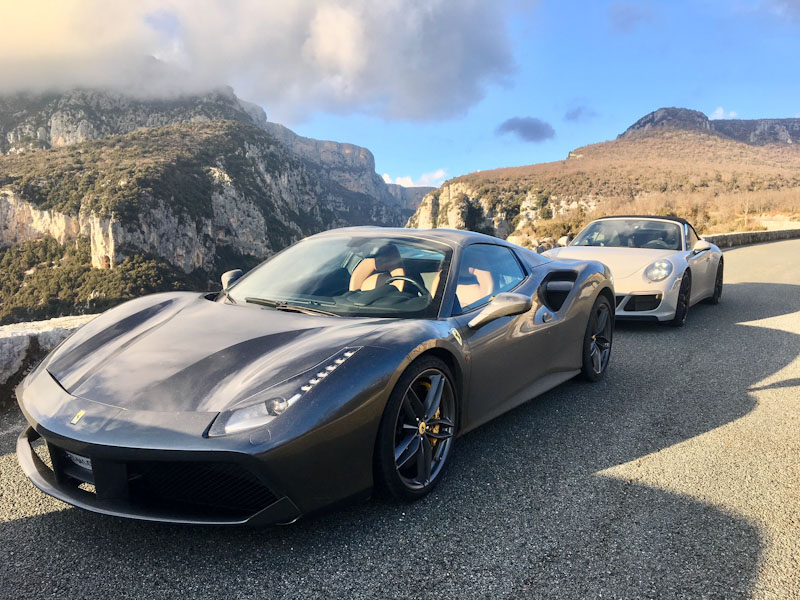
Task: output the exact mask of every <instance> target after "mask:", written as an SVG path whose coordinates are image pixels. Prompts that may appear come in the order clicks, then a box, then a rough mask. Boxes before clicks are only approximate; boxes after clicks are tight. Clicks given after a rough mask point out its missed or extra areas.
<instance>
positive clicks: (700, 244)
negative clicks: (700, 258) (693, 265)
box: [692, 240, 711, 254]
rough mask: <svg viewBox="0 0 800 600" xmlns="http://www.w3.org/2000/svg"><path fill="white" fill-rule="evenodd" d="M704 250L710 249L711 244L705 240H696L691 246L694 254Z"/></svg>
mask: <svg viewBox="0 0 800 600" xmlns="http://www.w3.org/2000/svg"><path fill="white" fill-rule="evenodd" d="M706 250H711V244H709V243H708V242H707V241H705V240H697V242H696V243H695V245H694V248H692V252H694V253H695V254H700V253H701V252H705V251H706Z"/></svg>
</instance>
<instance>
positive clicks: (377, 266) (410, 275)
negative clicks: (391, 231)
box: [219, 235, 452, 318]
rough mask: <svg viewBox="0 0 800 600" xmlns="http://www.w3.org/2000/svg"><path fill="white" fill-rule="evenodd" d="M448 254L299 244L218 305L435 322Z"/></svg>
mask: <svg viewBox="0 0 800 600" xmlns="http://www.w3.org/2000/svg"><path fill="white" fill-rule="evenodd" d="M451 255H452V252H451V250H450V249H449V248H448V247H447V246H445V245H440V244H436V243H434V242H429V241H425V240H419V239H414V238H405V237H397V238H391V237H386V238H377V237H359V236H348V235H336V236H325V237H316V238H309V239H306V240H303V241H301V242H299V243H297V244H295V245H293V246H290V247H289V248H287V249H286V250H284V251H283V252H281V253H279V254H277V255H276V256H274V257H273V258H271V259H270V260H268V261H266V262H265V263H262V264H261V265H260V266H258V267H256V268H255V269H253V270H252V271H251V272H250V273H248V274H247V275H245V276H244V277H242V278H241V279H240V280H239V281H237V282H236V283H235V284H234V285H232V286H231V287H230V289H229V290H228V293H227V294H220V297H219V301H231V302H235V303H237V304H257V305H265V306H272V307H274V308H277V309H284V310H294V311H298V312H309V313H319V314H326V313H327V314H333V315H337V316H345V315H346V316H371V317H375V316H382V317H405V318H430V317H436V316H437V314H438V312H439V306H440V305H441V301H442V294H443V291H444V283H445V281H446V279H447V271H448V269H449V266H450V257H451Z"/></svg>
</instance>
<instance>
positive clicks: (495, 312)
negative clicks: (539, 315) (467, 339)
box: [468, 292, 533, 329]
mask: <svg viewBox="0 0 800 600" xmlns="http://www.w3.org/2000/svg"><path fill="white" fill-rule="evenodd" d="M532 305H533V300H531V298H530V297H529V296H526V295H525V294H513V293H510V292H506V293H504V294H497V296H495V297H494V298H492V300H491V302H489V304H488V305H487V306H486V308H484V309H483V310H482V311H481V312H479V313H478V314H477V315H476V316H475V318H474V319H472V320H471V321H470V322H469V323H468V325H469V327H470V329H478V328H479V327H483V326H484V325H486V324H487V323H491V322H492V321H494V320H495V319H499V318H500V317H508V316H509V315H520V314H522V313H524V312H528V311H529V310H530V309H531V306H532Z"/></svg>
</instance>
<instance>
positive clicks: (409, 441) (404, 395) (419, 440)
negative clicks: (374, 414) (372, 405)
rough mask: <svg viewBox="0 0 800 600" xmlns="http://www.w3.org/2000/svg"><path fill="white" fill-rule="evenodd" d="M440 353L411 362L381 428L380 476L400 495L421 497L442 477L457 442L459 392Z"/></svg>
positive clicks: (387, 487) (397, 386) (378, 470)
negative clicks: (454, 438)
mask: <svg viewBox="0 0 800 600" xmlns="http://www.w3.org/2000/svg"><path fill="white" fill-rule="evenodd" d="M452 382H453V378H452V375H451V374H450V370H449V369H448V368H447V365H446V364H445V363H444V362H442V361H441V360H439V359H438V358H435V357H430V358H423V359H421V360H418V361H416V362H414V363H412V364H411V366H410V367H409V368H408V370H407V371H406V372H405V373H403V375H402V376H401V377H400V380H399V381H398V382H397V385H396V386H395V388H394V390H393V391H392V394H391V396H390V397H389V402H388V403H387V405H386V410H385V411H384V413H383V417H382V419H381V424H380V428H379V430H378V439H377V448H376V459H377V461H376V463H377V464H376V471H377V473H376V476H377V479H378V481H379V483H382V484H383V486H384V487H385V488H386V490H387V491H388V492H389V493H390V494H391V495H392V496H394V497H395V498H397V499H399V500H416V499H417V498H420V497H422V496H424V495H425V494H427V493H428V492H430V491H431V490H432V489H433V487H434V486H435V485H436V484H437V483H438V481H439V479H440V477H441V474H442V471H443V470H444V467H445V465H446V462H447V457H448V456H449V455H450V451H451V449H452V446H453V436H454V434H455V428H456V425H455V424H456V394H455V388H454V386H453V383H452Z"/></svg>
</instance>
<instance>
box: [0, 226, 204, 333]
mask: <svg viewBox="0 0 800 600" xmlns="http://www.w3.org/2000/svg"><path fill="white" fill-rule="evenodd" d="M0 273H2V277H1V278H0V324H5V323H14V322H19V321H32V320H35V319H45V318H51V317H58V316H62V315H71V314H81V313H95V312H99V311H102V310H105V309H106V308H109V307H111V306H114V305H115V304H119V303H120V302H122V301H124V300H128V299H130V298H135V297H137V296H140V295H142V294H150V293H153V292H158V291H167V290H177V289H187V288H192V287H197V286H198V285H202V283H201V282H200V281H197V280H196V278H192V277H190V276H187V275H186V274H185V273H183V272H181V271H180V270H178V269H175V268H174V267H173V266H171V265H170V264H169V263H167V262H166V261H164V260H160V259H158V258H156V257H148V256H143V255H134V256H130V257H128V258H126V259H125V260H123V261H122V262H121V263H120V264H119V265H117V266H116V268H114V269H93V268H92V266H91V261H90V260H89V242H88V240H86V239H85V238H84V239H79V240H76V241H74V242H72V243H69V244H65V245H61V244H59V243H58V242H56V240H54V239H52V238H45V239H42V240H36V241H30V242H25V243H24V244H19V245H16V246H13V247H11V248H0Z"/></svg>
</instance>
